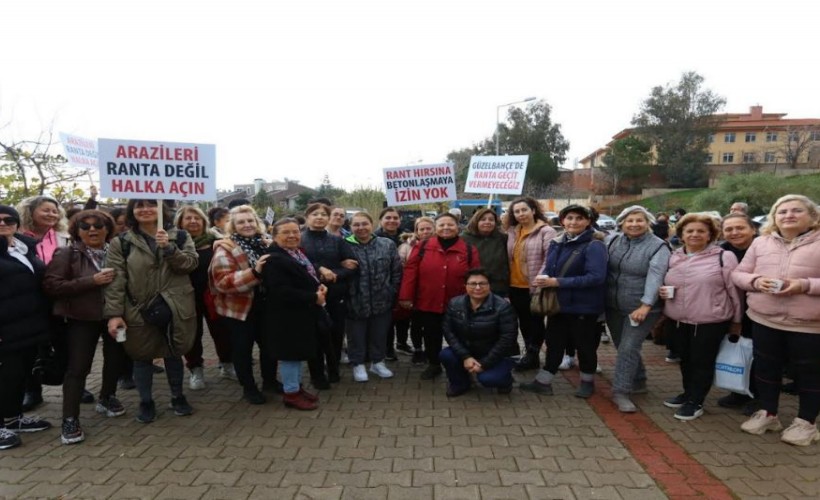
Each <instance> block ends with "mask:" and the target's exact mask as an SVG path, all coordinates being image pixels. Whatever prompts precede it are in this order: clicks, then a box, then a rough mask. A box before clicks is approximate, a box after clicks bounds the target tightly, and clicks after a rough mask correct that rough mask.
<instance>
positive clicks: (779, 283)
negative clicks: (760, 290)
mask: <svg viewBox="0 0 820 500" xmlns="http://www.w3.org/2000/svg"><path fill="white" fill-rule="evenodd" d="M771 283H772V288H771V293H777V292H779V291H780V290H782V289H783V285H785V284H786V283H784V282H783V280H772V281H771Z"/></svg>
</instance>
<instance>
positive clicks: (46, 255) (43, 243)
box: [23, 227, 60, 264]
mask: <svg viewBox="0 0 820 500" xmlns="http://www.w3.org/2000/svg"><path fill="white" fill-rule="evenodd" d="M23 234H25V235H26V236H31V237H32V238H36V237H37V235H35V234H34V233H33V232H31V231H25V232H23ZM59 245H60V243H59V242H58V241H57V232H56V231H55V230H54V228H53V227H52V228H51V229H49V230H48V231H46V234H44V235H43V239H41V240H40V241H38V242H37V245H36V247H35V248H36V249H37V257H40V260H42V261H43V262H45V263H46V264H48V263H49V262H51V258H52V257H54V252H56V251H57V247H58V246H59Z"/></svg>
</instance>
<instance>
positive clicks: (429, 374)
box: [399, 213, 481, 380]
mask: <svg viewBox="0 0 820 500" xmlns="http://www.w3.org/2000/svg"><path fill="white" fill-rule="evenodd" d="M477 267H481V262H479V257H478V250H476V248H475V247H474V246H472V245H470V246H467V243H466V242H465V241H464V240H463V239H461V238H459V236H458V219H456V217H455V216H454V215H452V214H449V213H444V214H441V215H439V216H438V217H436V237H435V238H430V239H428V240H425V241H423V242H421V243H419V244H418V245H416V246H414V247H413V250H412V251H411V252H410V257H409V258H408V259H407V264H406V265H405V267H404V274H403V276H402V280H401V291H400V292H399V305H400V306H401V307H403V308H405V309H413V321H414V322H416V321H418V324H419V325H421V327H422V330H423V331H424V347H425V352H426V354H427V368H425V369H424V371H423V372H422V374H421V379H422V380H432V379H434V378H435V377H437V376H438V375H440V374H441V363H440V362H439V357H438V355H439V352H441V341H442V338H443V333H442V329H441V328H442V326H441V325H442V320H443V319H444V311H445V310H446V309H447V304H448V303H449V302H450V299H452V298H453V297H456V296H458V295H461V294H462V291H463V289H464V288H463V287H464V276H465V275H466V274H467V271H469V270H470V269H472V268H477Z"/></svg>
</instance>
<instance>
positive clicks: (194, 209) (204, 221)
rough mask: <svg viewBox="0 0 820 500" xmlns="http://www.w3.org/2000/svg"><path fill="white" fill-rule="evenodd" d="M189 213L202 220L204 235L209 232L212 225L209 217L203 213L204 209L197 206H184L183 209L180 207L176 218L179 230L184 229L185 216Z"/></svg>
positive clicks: (175, 223)
mask: <svg viewBox="0 0 820 500" xmlns="http://www.w3.org/2000/svg"><path fill="white" fill-rule="evenodd" d="M188 212H193V213H195V214H196V215H197V217H199V218H200V219H202V232H203V233H204V232H206V231H208V229H209V228H210V227H211V224H210V222H209V221H208V216H207V215H205V212H203V211H202V209H201V208H199V207H198V206H196V205H182V206H181V207H179V210H177V213H176V216H174V225H175V226H176V227H177V228H178V229H183V227H182V219H183V218H185V214H186V213H188Z"/></svg>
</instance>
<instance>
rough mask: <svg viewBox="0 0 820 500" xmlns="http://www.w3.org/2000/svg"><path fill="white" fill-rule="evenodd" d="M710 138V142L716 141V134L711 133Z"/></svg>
mask: <svg viewBox="0 0 820 500" xmlns="http://www.w3.org/2000/svg"><path fill="white" fill-rule="evenodd" d="M708 140H709V144H712V143H713V142H715V134H709V139H708Z"/></svg>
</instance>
